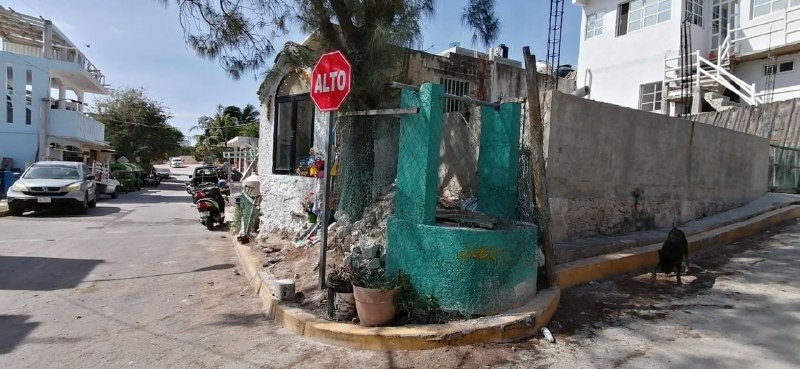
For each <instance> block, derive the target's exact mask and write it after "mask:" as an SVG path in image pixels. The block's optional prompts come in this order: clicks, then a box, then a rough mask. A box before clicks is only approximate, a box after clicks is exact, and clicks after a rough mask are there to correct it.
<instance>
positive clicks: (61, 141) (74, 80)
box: [0, 6, 109, 169]
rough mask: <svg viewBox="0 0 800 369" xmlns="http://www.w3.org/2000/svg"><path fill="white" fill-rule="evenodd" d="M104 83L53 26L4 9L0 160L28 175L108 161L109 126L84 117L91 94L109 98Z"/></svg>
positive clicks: (1, 12) (0, 45)
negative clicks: (39, 164)
mask: <svg viewBox="0 0 800 369" xmlns="http://www.w3.org/2000/svg"><path fill="white" fill-rule="evenodd" d="M104 80H105V77H104V76H103V74H102V73H100V70H99V69H98V68H97V67H96V66H95V65H93V64H92V63H91V62H90V61H89V60H88V59H87V58H86V56H85V55H84V54H83V53H82V52H80V51H79V50H78V48H77V47H76V46H75V45H74V44H73V43H72V42H71V41H70V40H69V39H68V38H67V37H66V36H65V35H64V34H63V33H62V32H61V31H60V30H59V29H58V28H56V26H55V25H53V23H52V22H51V21H49V20H46V19H43V18H40V17H33V16H29V15H25V14H20V13H17V12H15V11H13V10H11V9H6V8H3V7H2V6H0V86H2V90H1V91H2V95H4V98H3V100H5V104H4V107H3V108H2V109H0V157H3V158H10V159H12V160H13V163H12V164H11V165H10V166H11V167H16V168H21V169H24V167H25V165H26V163H33V162H35V161H38V160H70V161H81V162H85V163H91V162H92V161H93V160H97V159H98V157H99V156H107V153H103V151H104V150H106V149H108V148H109V147H108V145H107V143H106V142H105V141H104V139H105V126H104V125H103V124H102V123H100V122H97V121H96V120H94V119H92V118H90V117H88V116H87V115H86V114H84V103H85V100H84V99H85V98H86V94H102V95H106V94H108V90H107V89H106V87H105V84H104V83H105V82H104ZM104 154H105V155H104ZM7 162H8V161H7Z"/></svg>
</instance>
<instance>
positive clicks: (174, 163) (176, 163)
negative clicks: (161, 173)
mask: <svg viewBox="0 0 800 369" xmlns="http://www.w3.org/2000/svg"><path fill="white" fill-rule="evenodd" d="M169 166H170V167H172V168H180V167H182V166H183V159H181V158H172V159H169Z"/></svg>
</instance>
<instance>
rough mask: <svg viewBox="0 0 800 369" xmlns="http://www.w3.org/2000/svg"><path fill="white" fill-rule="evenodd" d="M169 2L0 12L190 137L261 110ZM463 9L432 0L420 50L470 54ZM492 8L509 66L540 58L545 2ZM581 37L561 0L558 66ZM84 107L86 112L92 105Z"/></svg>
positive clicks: (18, 0)
mask: <svg viewBox="0 0 800 369" xmlns="http://www.w3.org/2000/svg"><path fill="white" fill-rule="evenodd" d="M173 2H174V1H172V0H171V1H170V5H168V6H166V7H165V6H164V5H163V4H162V3H161V2H160V1H157V0H0V5H2V6H4V7H6V8H11V9H14V11H17V12H20V13H24V14H28V15H33V16H41V17H44V18H45V19H49V20H51V21H53V23H54V24H55V25H56V27H58V29H60V30H61V32H62V33H64V34H65V35H66V36H67V38H69V39H70V40H71V41H72V42H73V43H74V44H75V45H77V46H78V48H79V49H80V50H81V51H82V52H83V53H84V54H85V55H86V57H87V58H88V59H89V60H90V61H91V62H92V63H93V64H94V65H95V66H97V67H98V68H100V69H101V71H102V73H103V74H104V75H105V77H106V83H108V84H110V85H111V87H112V88H117V89H119V88H143V89H144V90H145V92H146V95H147V96H148V97H149V98H150V99H152V100H155V101H158V102H160V103H161V104H163V105H164V106H165V107H166V110H167V111H168V112H169V113H170V114H171V115H172V118H171V119H170V120H169V121H168V123H169V124H171V125H173V126H175V127H178V128H179V129H180V130H181V131H182V132H183V133H184V134H185V135H186V136H187V137H191V136H193V135H196V134H198V133H199V132H198V131H191V130H190V129H191V128H192V127H193V126H195V125H196V123H197V118H199V117H201V116H204V115H208V116H210V115H213V114H214V113H215V112H216V107H217V105H223V106H228V105H236V106H245V105H247V104H253V105H254V106H256V107H257V108H258V107H260V103H259V101H258V96H257V90H258V86H259V83H260V77H261V75H260V73H259V72H250V73H249V74H247V75H245V76H243V77H242V78H241V79H240V80H238V81H237V80H232V79H230V78H229V77H228V76H227V74H226V73H225V71H224V70H223V69H222V67H221V66H220V65H219V63H218V62H216V61H213V60H208V59H203V58H200V57H199V56H197V54H196V53H195V52H194V51H193V50H192V49H191V48H189V47H188V46H186V43H185V38H184V33H183V29H182V28H181V25H180V23H179V18H178V9H177V8H176V7H175V6H174V5H173V4H172V3H173ZM466 3H467V0H437V2H436V15H435V16H434V17H433V18H432V19H429V20H426V21H425V23H424V24H423V35H422V36H423V40H422V45H423V46H422V49H423V50H425V51H428V52H430V53H439V52H441V51H443V50H446V49H448V48H449V47H450V45H451V44H452V43H454V42H459V43H460V44H461V46H462V47H467V48H470V47H471V44H470V39H471V32H470V31H469V30H468V29H467V28H466V27H464V26H462V25H461V22H460V14H461V9H462V8H463V7H464V5H465V4H466ZM496 3H497V5H496V15H497V17H498V18H499V19H500V22H501V26H500V27H501V32H500V37H499V38H498V41H497V42H496V44H501V43H502V44H505V45H506V46H508V47H509V58H511V59H515V60H522V48H523V47H524V46H530V48H531V53H533V54H534V55H535V56H536V58H537V59H540V60H541V59H545V57H546V54H547V36H548V22H549V18H550V17H549V12H550V2H549V1H546V0H497V1H496ZM579 33H580V8H578V7H576V6H574V5H572V2H571V1H570V0H565V1H564V18H563V31H562V37H561V64H571V65H572V66H573V67H575V66H576V62H577V59H578V41H579V40H578V37H579ZM303 38H305V35H303V34H301V33H298V32H295V33H292V34H290V35H288V36H286V37H284V38H282V39H279V40H273V44H274V45H275V46H276V48H280V45H283V44H284V43H285V42H286V41H289V40H293V41H296V42H301V41H302V40H303ZM480 49H483V47H481V48H480ZM483 51H485V50H483ZM272 58H273V56H271V57H269V58H268V59H269V60H272ZM87 103H88V104H89V105H90V109H91V104H92V98H89V99H88V101H87Z"/></svg>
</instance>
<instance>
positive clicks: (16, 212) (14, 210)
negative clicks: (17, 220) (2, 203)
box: [8, 204, 25, 217]
mask: <svg viewBox="0 0 800 369" xmlns="http://www.w3.org/2000/svg"><path fill="white" fill-rule="evenodd" d="M24 212H25V208H23V207H21V206H16V205H11V204H8V214H9V215H11V216H12V217H20V216H22V213H24Z"/></svg>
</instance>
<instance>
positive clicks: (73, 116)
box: [47, 109, 106, 143]
mask: <svg viewBox="0 0 800 369" xmlns="http://www.w3.org/2000/svg"><path fill="white" fill-rule="evenodd" d="M48 113H49V114H50V122H49V124H48V126H47V127H48V132H47V133H48V135H51V136H60V137H66V138H72V139H77V140H80V141H86V142H91V143H102V142H104V140H105V131H106V127H105V125H103V123H100V122H98V121H96V120H94V119H92V118H89V117H88V116H86V115H85V114H83V113H80V112H77V111H72V110H64V109H50V110H49V112H48Z"/></svg>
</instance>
